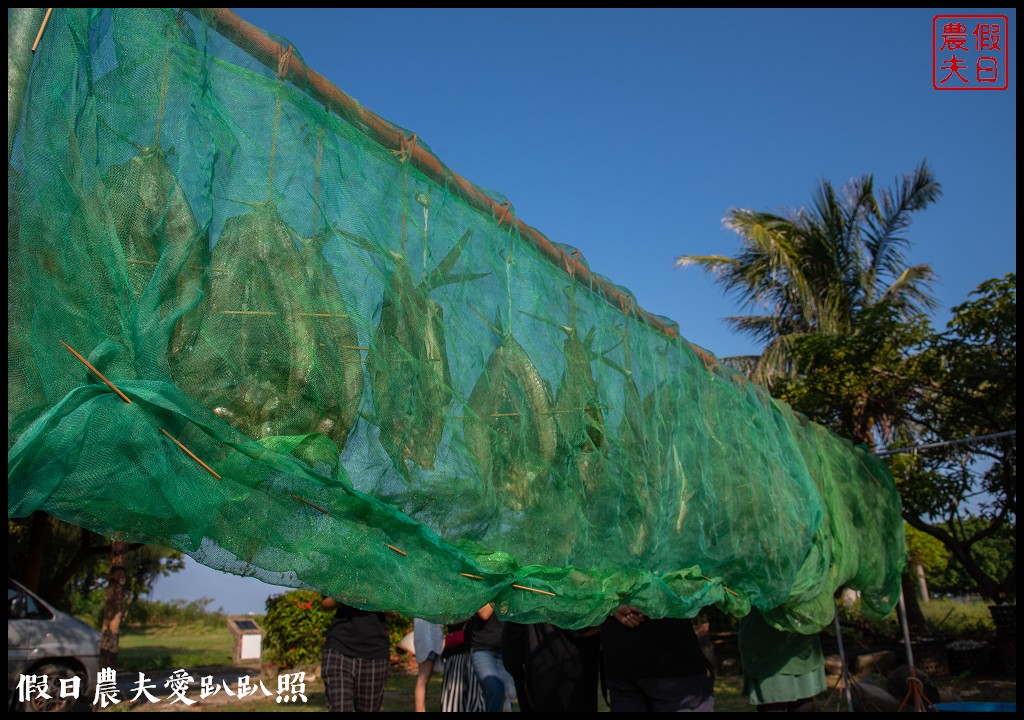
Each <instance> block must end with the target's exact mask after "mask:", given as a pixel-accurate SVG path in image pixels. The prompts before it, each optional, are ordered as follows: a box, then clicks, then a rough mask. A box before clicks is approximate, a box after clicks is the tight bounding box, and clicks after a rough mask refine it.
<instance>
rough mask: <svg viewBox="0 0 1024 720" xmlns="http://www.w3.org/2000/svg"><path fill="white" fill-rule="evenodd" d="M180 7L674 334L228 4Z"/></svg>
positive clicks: (674, 333)
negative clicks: (225, 6)
mask: <svg viewBox="0 0 1024 720" xmlns="http://www.w3.org/2000/svg"><path fill="white" fill-rule="evenodd" d="M186 10H187V11H188V12H191V13H193V14H195V15H196V16H198V17H200V18H201V19H202V20H204V21H206V22H207V23H209V24H210V26H211V27H212V28H213V29H214V30H216V31H217V32H218V33H220V34H221V35H223V36H224V37H225V38H226V39H228V40H230V41H231V42H233V43H234V44H235V45H237V46H238V47H239V48H240V49H241V50H243V51H244V52H246V53H248V54H249V55H250V56H252V57H253V59H255V60H256V61H257V62H259V63H260V64H262V65H264V66H266V67H268V68H270V69H272V70H274V71H277V72H279V76H280V77H282V78H284V79H286V80H288V81H289V82H291V83H292V84H293V85H295V86H296V87H297V88H299V89H300V90H302V91H303V92H305V93H306V94H308V95H309V96H310V97H312V98H314V99H315V100H317V101H318V102H320V103H322V104H324V105H325V106H326V107H327V108H328V109H329V110H331V111H333V112H335V113H337V114H338V115H339V116H341V117H342V118H343V119H344V120H346V121H348V122H349V123H351V124H352V125H353V126H354V127H355V128H357V129H358V130H360V131H361V132H362V133H363V134H364V135H366V136H367V137H369V138H370V139H371V140H373V141H374V142H376V143H378V144H379V145H381V146H383V147H384V148H385V149H387V150H389V151H391V152H393V153H406V154H407V155H408V158H407V160H406V162H407V163H409V164H412V165H413V166H414V167H415V168H416V169H418V170H419V171H420V172H422V173H423V174H424V175H426V176H427V177H428V178H430V179H431V180H432V181H434V182H435V183H437V184H438V185H439V186H441V187H443V188H446V189H447V190H448V191H450V192H451V193H452V194H453V195H455V196H456V197H458V198H460V199H461V200H463V201H464V202H466V203H467V204H468V205H470V206H471V207H473V208H475V209H477V210H479V211H480V212H483V213H484V214H486V215H488V216H490V217H492V218H494V220H495V221H496V222H497V221H498V220H505V219H508V220H509V224H510V226H511V227H512V228H513V229H514V230H517V231H518V232H519V234H520V235H521V236H522V238H523V239H525V240H526V241H528V242H530V243H531V244H532V245H533V246H534V247H535V248H536V249H537V250H538V251H539V252H540V253H541V254H542V255H544V256H545V257H546V258H548V260H550V261H551V262H552V263H554V264H555V265H556V266H557V267H559V268H560V269H562V270H563V271H564V272H566V274H567V275H569V276H570V277H571V278H572V279H573V280H575V281H577V282H579V284H581V285H584V286H586V287H588V288H590V289H591V290H593V291H594V292H596V293H597V294H598V295H600V296H601V297H603V298H604V299H605V300H606V301H607V302H609V303H610V304H611V305H613V306H614V307H615V308H616V309H619V310H620V311H622V309H623V308H627V310H626V311H625V312H627V313H629V312H632V314H635V316H636V317H637V318H639V319H640V320H641V321H643V322H644V323H646V324H647V325H650V326H651V327H653V328H655V329H657V330H659V331H661V332H663V333H664V334H665V335H668V336H669V337H671V338H676V337H678V336H679V332H678V330H677V329H676V328H675V327H673V326H671V325H669V324H667V323H665V322H664V321H663V320H661V319H660V318H658V317H657V316H656V315H653V314H651V313H649V312H647V311H646V310H644V309H642V308H638V307H635V306H634V305H633V302H632V300H631V299H630V298H629V297H628V296H626V295H624V294H623V293H621V292H619V290H618V289H617V288H616V287H615V286H614V285H613V284H612V283H611V282H609V281H608V280H606V279H604V278H602V277H599V276H597V275H594V274H593V273H591V272H590V270H589V269H588V268H587V267H586V265H584V264H583V263H579V262H577V261H574V259H573V258H572V257H571V256H570V255H569V254H568V253H566V252H565V251H564V250H562V249H561V248H559V247H558V246H556V245H555V244H554V243H552V242H551V241H550V240H548V238H547V237H545V236H544V234H543V233H541V232H540V231H538V230H536V229H535V228H533V227H530V226H529V225H527V224H526V223H524V222H523V221H521V220H519V219H517V218H510V217H509V214H508V209H507V208H503V207H502V205H501V203H498V202H497V201H496V200H494V199H493V198H491V197H490V196H488V195H486V194H485V193H484V192H483V191H481V190H480V189H479V188H478V187H477V186H476V185H474V184H473V183H471V182H469V181H468V180H466V179H465V178H464V177H462V176H461V175H459V174H457V173H455V172H453V171H452V170H451V169H450V168H449V167H447V166H446V165H445V164H444V163H442V162H441V160H440V159H439V158H438V157H437V156H436V155H434V154H433V153H431V152H430V151H428V150H425V149H424V148H423V145H422V144H419V143H417V144H410V143H409V141H408V140H407V139H406V137H405V135H404V134H403V133H402V131H401V130H400V129H399V128H398V127H396V126H395V125H393V124H391V123H390V122H388V121H387V120H384V119H383V118H381V117H380V116H379V115H377V114H376V113H374V112H373V111H371V110H368V109H367V108H365V107H363V106H362V105H360V104H359V103H358V102H356V100H354V99H353V98H351V97H349V96H348V95H347V94H346V93H344V92H342V91H341V90H339V89H338V88H337V87H336V86H335V85H334V84H333V83H331V82H330V81H329V80H328V79H327V78H325V77H324V76H323V75H321V74H320V73H318V72H316V71H315V70H313V69H311V68H308V67H306V66H305V65H303V64H302V62H301V61H300V60H299V59H298V58H297V57H295V56H294V55H291V56H289V57H288V58H287V62H284V63H280V62H279V60H280V59H281V57H282V55H283V53H284V52H285V49H284V48H283V47H282V46H281V45H280V44H279V43H277V42H275V41H274V40H273V39H272V38H270V37H268V36H267V35H265V34H264V33H263V32H262V31H261V30H260V29H259V28H257V27H256V26H255V25H252V24H251V23H248V22H246V21H245V20H243V19H242V18H241V17H239V16H238V15H237V14H236V13H234V12H232V11H231V10H229V9H228V8H186ZM570 268H571V269H572V271H571V272H570Z"/></svg>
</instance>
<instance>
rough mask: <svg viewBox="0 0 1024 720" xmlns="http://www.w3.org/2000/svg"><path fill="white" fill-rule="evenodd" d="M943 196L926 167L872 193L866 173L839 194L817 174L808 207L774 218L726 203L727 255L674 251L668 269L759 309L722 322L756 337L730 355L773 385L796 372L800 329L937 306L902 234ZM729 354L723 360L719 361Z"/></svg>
mask: <svg viewBox="0 0 1024 720" xmlns="http://www.w3.org/2000/svg"><path fill="white" fill-rule="evenodd" d="M941 194H942V190H941V187H940V185H939V183H938V182H936V180H935V178H934V176H933V175H932V172H931V170H930V169H929V168H928V166H927V163H924V162H922V163H921V165H920V166H919V167H918V168H917V169H916V170H914V171H913V172H912V173H910V174H907V175H904V176H903V177H901V178H898V179H897V181H896V184H895V187H894V188H892V189H891V190H890V189H882V190H881V191H880V192H878V193H876V191H875V183H874V179H873V177H872V176H871V175H865V176H863V177H861V178H856V179H854V180H851V181H850V182H849V183H847V184H846V185H845V186H844V187H842V188H841V189H840V190H838V191H837V190H836V189H835V188H834V187H833V186H832V184H831V183H829V182H828V181H827V180H822V181H821V183H820V184H819V186H818V188H817V189H816V190H815V193H814V197H813V198H812V202H811V205H810V207H807V208H801V209H799V210H793V211H784V212H783V213H781V214H777V213H770V212H759V211H755V210H746V209H733V210H730V211H729V214H728V215H726V217H725V218H724V220H723V223H724V224H725V226H726V227H727V228H729V229H730V230H733V231H734V232H735V233H736V234H737V235H738V236H739V238H740V243H741V247H740V250H739V252H738V253H737V254H736V256H735V257H727V256H724V255H681V256H680V257H678V258H677V259H676V265H677V266H679V267H685V266H688V265H697V266H698V267H701V268H703V269H704V270H706V271H708V272H710V273H713V274H714V275H715V277H716V280H717V282H718V283H719V284H720V285H722V287H723V288H724V289H725V291H726V293H727V294H731V295H734V296H735V297H736V298H737V299H738V300H740V302H741V303H742V305H743V306H744V307H749V308H756V309H758V310H760V311H762V314H751V315H738V316H733V317H729V318H727V322H728V323H729V324H730V325H731V326H732V327H733V328H734V329H736V330H737V331H739V332H741V333H745V334H747V335H750V336H752V337H754V338H755V339H756V340H758V341H760V342H762V343H764V350H763V351H762V353H761V355H760V356H757V357H754V358H732V359H731V360H732V362H731V363H730V364H733V365H734V366H739V367H742V366H746V368H747V369H748V370H749V374H750V375H751V377H752V378H753V379H754V380H756V381H758V382H762V383H765V384H766V385H769V387H770V386H771V383H772V381H773V380H774V379H776V378H779V377H782V376H787V375H789V376H792V375H795V374H797V373H799V372H800V370H801V368H800V367H799V366H798V365H799V363H798V360H797V358H796V357H795V356H794V355H793V354H792V353H791V350H792V348H793V345H794V343H795V342H796V341H797V340H799V339H800V338H804V337H807V336H808V335H817V336H840V335H847V334H852V333H855V332H856V331H857V329H858V326H859V324H860V323H861V321H862V320H863V319H864V318H866V317H867V316H868V315H869V314H872V313H873V314H874V315H876V316H877V314H878V313H879V312H880V311H884V312H886V313H887V314H890V315H892V316H894V317H895V318H896V319H899V320H903V321H908V320H910V319H911V318H913V317H916V316H919V315H920V314H922V313H923V312H925V311H928V310H931V309H933V308H934V307H935V300H934V297H933V296H932V294H931V292H930V285H931V282H932V280H933V278H934V274H933V272H932V269H931V267H930V266H929V265H926V264H920V265H908V264H907V259H906V255H905V250H906V248H907V247H908V245H909V243H908V241H907V238H906V237H905V236H904V235H903V232H904V231H905V230H906V229H907V227H909V225H910V220H911V215H912V214H913V213H914V212H916V211H918V210H922V209H924V208H925V207H927V206H928V205H930V204H931V203H933V202H935V200H937V199H938V198H939V196H940V195H941ZM728 360H730V359H727V361H728Z"/></svg>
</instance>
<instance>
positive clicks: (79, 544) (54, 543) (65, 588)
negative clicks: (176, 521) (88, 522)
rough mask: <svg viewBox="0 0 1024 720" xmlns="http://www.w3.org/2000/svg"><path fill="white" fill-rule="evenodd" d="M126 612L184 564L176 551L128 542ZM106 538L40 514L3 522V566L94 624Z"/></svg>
mask: <svg viewBox="0 0 1024 720" xmlns="http://www.w3.org/2000/svg"><path fill="white" fill-rule="evenodd" d="M129 548H130V550H131V551H130V552H129V553H128V555H127V557H126V563H127V566H126V569H127V573H126V580H127V582H126V585H125V608H124V609H125V611H129V612H130V610H131V607H132V605H133V604H134V603H135V602H136V601H137V600H138V599H139V598H140V597H142V596H144V595H147V594H148V593H149V592H150V591H152V589H153V587H154V585H155V583H156V581H157V580H158V579H159V578H161V577H165V576H167V575H170V574H172V573H175V572H178V571H179V570H182V569H183V568H184V567H185V561H184V557H183V556H182V554H181V553H179V552H176V551H173V550H169V549H167V548H165V547H161V546H158V545H141V544H131V545H129ZM110 550H111V545H110V539H109V538H104V537H101V536H99V535H97V534H96V533H93V532H90V531H88V530H85V529H84V528H80V527H77V526H75V525H71V524H69V523H66V522H63V521H61V520H58V519H56V518H54V517H51V516H49V515H46V514H44V513H35V514H33V515H32V516H30V517H28V518H24V519H21V520H8V521H7V568H8V573H9V574H10V575H11V577H14V578H16V579H19V580H22V581H23V582H25V583H26V585H28V586H29V587H30V588H32V589H34V590H36V591H37V592H39V594H40V595H42V596H43V597H44V598H45V599H46V600H47V601H49V602H51V603H53V604H54V605H55V606H56V607H58V608H60V609H61V610H65V611H68V612H72V613H74V614H78V615H82V616H83V617H87V618H89V619H90V620H91V621H93V622H94V623H95V624H96V626H97V627H99V622H100V618H101V615H102V605H103V593H104V592H105V590H106V583H107V578H108V576H109V574H110Z"/></svg>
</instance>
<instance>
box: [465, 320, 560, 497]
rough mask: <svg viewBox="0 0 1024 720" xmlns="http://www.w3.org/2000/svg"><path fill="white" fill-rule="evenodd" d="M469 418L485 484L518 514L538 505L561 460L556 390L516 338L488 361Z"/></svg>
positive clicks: (507, 339) (469, 439)
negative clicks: (553, 464) (557, 459)
mask: <svg viewBox="0 0 1024 720" xmlns="http://www.w3.org/2000/svg"><path fill="white" fill-rule="evenodd" d="M497 325H498V326H499V327H500V325H501V320H500V319H499V320H498V322H497ZM465 418H466V419H465V430H466V444H467V445H468V446H469V450H470V452H471V453H472V454H473V456H474V457H475V458H476V461H477V464H478V465H479V467H480V473H481V475H482V476H483V478H484V479H485V480H486V481H488V482H490V483H491V485H492V487H494V489H495V490H496V491H497V492H498V495H499V496H500V497H501V498H502V500H503V501H504V502H505V503H506V504H507V505H508V506H509V507H510V508H512V509H513V510H517V511H518V510H522V509H523V508H526V507H529V506H530V505H531V504H533V502H534V501H535V500H536V497H537V494H538V493H539V492H540V490H541V487H542V485H543V481H544V479H545V478H546V477H547V474H548V470H549V468H550V464H551V461H552V459H553V458H554V456H555V450H556V447H557V442H558V431H557V429H556V424H555V419H554V414H553V413H552V407H551V390H550V387H549V386H548V383H547V381H546V380H544V379H543V378H542V377H541V376H540V373H539V372H538V371H537V368H536V366H535V365H534V364H533V362H532V361H531V360H530V357H529V356H528V355H527V354H526V351H525V350H524V349H523V348H522V346H521V345H520V344H519V343H518V342H517V341H516V339H515V338H514V337H513V336H512V334H511V333H510V332H504V333H503V335H502V338H501V342H500V343H499V344H498V347H496V348H495V349H494V352H492V353H491V356H490V358H489V359H488V360H487V365H486V367H485V368H484V371H483V373H481V375H480V378H479V380H477V382H476V385H475V386H474V387H473V392H472V394H470V396H469V403H468V408H467V412H466V416H465Z"/></svg>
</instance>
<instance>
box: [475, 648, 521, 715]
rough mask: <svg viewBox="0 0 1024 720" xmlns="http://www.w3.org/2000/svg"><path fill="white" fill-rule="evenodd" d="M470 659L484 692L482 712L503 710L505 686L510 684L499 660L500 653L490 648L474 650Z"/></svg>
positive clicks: (506, 672) (503, 666)
mask: <svg viewBox="0 0 1024 720" xmlns="http://www.w3.org/2000/svg"><path fill="white" fill-rule="evenodd" d="M470 661H471V662H472V663H473V672H474V673H475V674H476V679H477V682H479V683H480V688H481V689H482V690H483V692H484V706H485V707H484V712H503V711H504V710H505V694H506V686H507V684H511V678H510V677H509V675H508V671H507V670H505V665H504V664H503V663H502V662H501V655H499V654H498V653H496V652H492V651H490V650H474V651H473V652H472V653H471V654H470Z"/></svg>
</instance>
